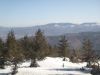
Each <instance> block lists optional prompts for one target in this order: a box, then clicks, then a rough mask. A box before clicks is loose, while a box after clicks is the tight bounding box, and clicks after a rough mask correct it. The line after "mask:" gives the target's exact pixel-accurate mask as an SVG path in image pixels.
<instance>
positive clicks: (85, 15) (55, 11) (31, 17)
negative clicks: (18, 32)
mask: <svg viewBox="0 0 100 75" xmlns="http://www.w3.org/2000/svg"><path fill="white" fill-rule="evenodd" d="M60 22H64V23H84V22H97V23H100V0H0V26H4V27H27V26H34V25H42V24H47V23H60Z"/></svg>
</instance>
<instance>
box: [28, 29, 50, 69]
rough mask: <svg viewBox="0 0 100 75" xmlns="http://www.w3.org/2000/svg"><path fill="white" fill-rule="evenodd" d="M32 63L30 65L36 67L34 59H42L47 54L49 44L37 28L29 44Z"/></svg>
mask: <svg viewBox="0 0 100 75" xmlns="http://www.w3.org/2000/svg"><path fill="white" fill-rule="evenodd" d="M31 45H32V46H31V48H32V49H31V53H32V57H31V59H32V63H31V65H30V67H36V66H37V65H36V59H38V60H41V59H44V58H45V57H46V56H47V55H48V54H49V46H48V43H47V41H46V38H45V36H44V34H43V32H42V31H41V30H40V29H38V31H37V32H36V34H35V37H34V38H33V42H32V44H31Z"/></svg>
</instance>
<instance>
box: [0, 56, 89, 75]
mask: <svg viewBox="0 0 100 75" xmlns="http://www.w3.org/2000/svg"><path fill="white" fill-rule="evenodd" d="M38 64H39V65H40V67H37V68H30V67H28V66H29V65H30V61H27V62H25V63H23V64H21V65H20V68H18V73H17V75H91V74H90V73H89V70H87V71H81V70H80V68H82V67H84V66H86V63H85V62H84V63H72V62H70V61H69V59H68V58H67V59H66V61H62V58H59V57H56V58H51V57H46V58H45V59H44V60H42V61H38ZM63 66H64V67H63ZM1 71H2V70H0V72H1ZM6 71H7V72H8V71H9V68H8V69H6ZM6 71H5V72H6ZM2 72H4V71H2Z"/></svg>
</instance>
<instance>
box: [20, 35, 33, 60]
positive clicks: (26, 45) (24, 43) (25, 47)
mask: <svg viewBox="0 0 100 75" xmlns="http://www.w3.org/2000/svg"><path fill="white" fill-rule="evenodd" d="M19 42H20V44H21V47H22V52H23V55H24V57H25V59H26V60H28V59H30V54H31V53H30V48H31V42H32V41H31V39H29V37H28V36H27V35H26V36H24V37H23V38H21V39H20V40H19Z"/></svg>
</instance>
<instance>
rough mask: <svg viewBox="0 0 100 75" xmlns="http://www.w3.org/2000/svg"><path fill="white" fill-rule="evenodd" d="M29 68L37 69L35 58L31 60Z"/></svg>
mask: <svg viewBox="0 0 100 75" xmlns="http://www.w3.org/2000/svg"><path fill="white" fill-rule="evenodd" d="M30 67H38V64H37V62H36V59H35V58H34V59H32V60H31V65H30Z"/></svg>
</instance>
